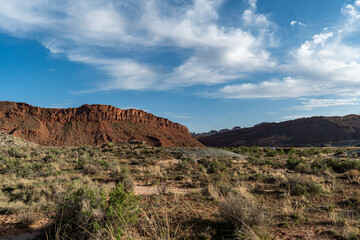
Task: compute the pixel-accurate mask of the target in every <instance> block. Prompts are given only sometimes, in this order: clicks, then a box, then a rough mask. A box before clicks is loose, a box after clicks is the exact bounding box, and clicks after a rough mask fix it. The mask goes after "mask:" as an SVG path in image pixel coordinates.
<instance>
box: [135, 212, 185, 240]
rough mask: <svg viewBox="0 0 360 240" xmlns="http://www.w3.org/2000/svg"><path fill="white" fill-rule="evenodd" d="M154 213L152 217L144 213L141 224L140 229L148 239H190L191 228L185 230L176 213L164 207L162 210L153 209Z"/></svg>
mask: <svg viewBox="0 0 360 240" xmlns="http://www.w3.org/2000/svg"><path fill="white" fill-rule="evenodd" d="M153 212H154V213H153V214H151V215H150V214H147V213H146V212H144V213H143V214H144V217H143V218H142V220H141V222H140V224H139V225H140V226H139V228H141V230H142V231H143V233H144V235H145V236H146V237H148V238H147V239H159V240H168V239H169V240H170V239H172V240H177V239H179V240H180V239H190V236H189V235H190V234H189V228H185V226H183V225H182V224H181V222H179V221H178V219H177V216H176V213H175V212H173V211H171V210H169V209H168V208H167V207H162V208H161V209H160V210H158V209H156V210H155V209H153Z"/></svg>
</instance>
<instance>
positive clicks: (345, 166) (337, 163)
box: [325, 158, 360, 173]
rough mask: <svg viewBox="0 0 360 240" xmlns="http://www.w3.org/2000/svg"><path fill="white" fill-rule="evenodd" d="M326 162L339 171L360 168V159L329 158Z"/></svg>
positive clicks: (335, 170)
mask: <svg viewBox="0 0 360 240" xmlns="http://www.w3.org/2000/svg"><path fill="white" fill-rule="evenodd" d="M325 163H326V165H327V166H329V167H330V168H331V169H332V170H334V172H337V173H344V172H347V171H349V170H352V169H360V161H358V160H338V159H333V158H329V159H326V160H325Z"/></svg>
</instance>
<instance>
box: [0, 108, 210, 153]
mask: <svg viewBox="0 0 360 240" xmlns="http://www.w3.org/2000/svg"><path fill="white" fill-rule="evenodd" d="M0 132H5V133H9V134H12V135H14V136H16V137H19V138H22V139H26V140H28V141H31V142H35V143H38V144H43V145H52V146H61V145H65V146H78V145H85V144H89V145H99V144H102V143H105V142H124V141H146V142H147V143H148V144H150V145H153V146H192V147H201V146H203V145H202V144H201V143H199V142H198V141H196V140H195V139H193V138H192V137H191V136H190V133H189V131H188V129H187V128H186V127H185V126H183V125H180V124H178V123H174V122H171V121H170V120H168V119H165V118H160V117H156V116H154V115H152V114H150V113H147V112H144V111H142V110H135V109H129V110H121V109H119V108H116V107H113V106H109V105H83V106H81V107H79V108H68V109H52V108H39V107H34V106H31V105H29V104H26V103H15V102H0Z"/></svg>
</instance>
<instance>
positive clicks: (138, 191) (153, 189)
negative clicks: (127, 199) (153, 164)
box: [134, 185, 201, 195]
mask: <svg viewBox="0 0 360 240" xmlns="http://www.w3.org/2000/svg"><path fill="white" fill-rule="evenodd" d="M200 190H201V189H200V188H178V187H166V188H162V187H161V186H158V185H157V186H141V185H136V186H135V187H134V192H135V195H160V194H161V192H163V193H165V194H167V193H173V194H179V195H185V194H190V193H193V192H199V191H200Z"/></svg>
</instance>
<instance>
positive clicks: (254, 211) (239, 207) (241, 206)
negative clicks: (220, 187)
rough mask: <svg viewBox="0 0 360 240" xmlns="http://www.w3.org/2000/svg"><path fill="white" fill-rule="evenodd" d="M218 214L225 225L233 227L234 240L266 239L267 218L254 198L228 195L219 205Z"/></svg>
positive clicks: (264, 211)
mask: <svg viewBox="0 0 360 240" xmlns="http://www.w3.org/2000/svg"><path fill="white" fill-rule="evenodd" d="M219 214H220V217H221V219H222V220H223V221H224V222H225V223H227V224H229V226H233V229H234V237H235V238H236V239H268V238H267V234H266V231H264V228H265V227H266V226H268V224H269V217H268V215H267V213H266V210H265V209H264V208H263V207H262V206H261V204H260V203H259V202H258V201H257V200H256V199H255V198H253V197H246V195H245V196H242V195H239V194H230V195H229V196H227V197H226V198H225V199H224V200H223V201H222V202H221V203H220V206H219Z"/></svg>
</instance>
